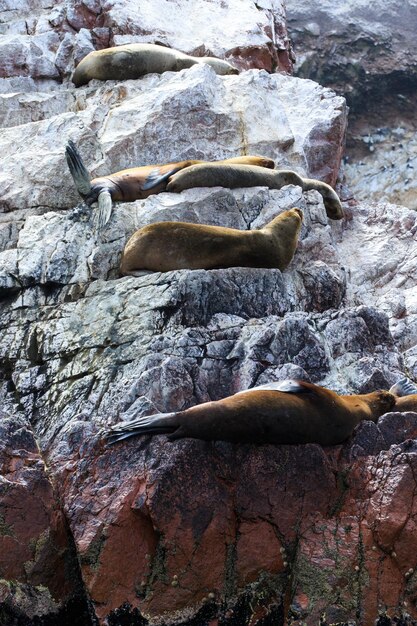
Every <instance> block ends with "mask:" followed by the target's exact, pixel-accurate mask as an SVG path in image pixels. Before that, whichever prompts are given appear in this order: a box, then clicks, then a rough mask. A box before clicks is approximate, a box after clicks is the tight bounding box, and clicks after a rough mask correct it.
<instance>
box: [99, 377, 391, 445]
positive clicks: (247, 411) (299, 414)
mask: <svg viewBox="0 0 417 626" xmlns="http://www.w3.org/2000/svg"><path fill="white" fill-rule="evenodd" d="M285 383H286V384H285V385H283V386H282V387H281V389H265V388H264V386H261V387H259V388H256V387H255V388H253V389H248V390H247V391H245V392H240V393H237V394H235V395H233V396H229V397H227V398H224V399H222V400H217V401H214V402H205V403H204V404H199V405H197V406H193V407H191V408H189V409H186V410H184V411H179V412H175V413H157V414H156V415H150V416H147V417H140V418H138V419H135V420H132V421H131V422H121V423H120V424H116V425H115V426H114V427H113V428H111V429H110V430H109V431H108V432H107V433H106V435H105V436H106V438H107V441H108V442H109V443H115V442H116V441H120V440H122V439H126V438H128V437H131V436H134V435H147V434H166V435H167V436H168V439H169V440H170V441H174V440H175V439H181V438H183V437H191V438H194V439H204V440H206V441H215V440H222V441H231V442H233V443H257V444H267V443H268V444H306V443H318V444H321V445H322V446H331V445H336V444H339V443H342V442H343V441H344V440H345V439H347V438H348V437H349V436H350V435H351V434H352V432H353V430H354V428H355V426H357V424H359V422H361V421H362V420H371V421H373V422H376V421H377V420H378V418H379V417H380V416H381V415H383V414H384V413H388V412H389V411H390V410H392V407H393V405H394V403H395V397H394V396H393V395H392V394H390V393H389V392H388V391H374V392H373V393H368V394H364V395H352V396H341V395H338V394H337V393H335V392H334V391H331V390H330V389H326V388H324V387H319V386H318V385H314V384H312V383H308V382H305V381H301V380H294V381H292V380H291V381H285ZM280 384H281V383H280ZM282 389H287V390H286V391H283V390H282Z"/></svg>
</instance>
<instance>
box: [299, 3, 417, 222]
mask: <svg viewBox="0 0 417 626" xmlns="http://www.w3.org/2000/svg"><path fill="white" fill-rule="evenodd" d="M287 13H288V24H289V26H288V28H289V30H290V34H291V38H292V40H293V44H294V51H295V56H296V59H297V62H296V64H295V67H294V72H295V74H296V75H297V76H302V77H305V78H310V79H313V80H317V81H318V82H320V83H321V84H323V85H326V86H328V87H331V88H333V89H335V90H336V92H337V93H339V94H340V95H344V96H346V98H347V100H348V104H349V107H350V122H349V129H348V135H347V150H346V164H345V167H344V174H345V177H346V181H347V183H348V185H349V187H350V189H351V191H352V193H353V195H354V197H355V198H356V199H358V200H361V201H364V202H367V201H369V200H373V201H380V200H385V201H388V202H393V203H396V204H401V205H405V206H408V207H409V208H410V209H414V210H415V209H416V208H417V207H416V200H415V199H416V195H417V190H416V183H415V180H414V179H415V177H414V176H413V175H412V174H413V171H414V168H415V167H416V162H415V156H414V155H415V147H414V142H415V123H414V121H415V104H414V103H415V97H416V91H417V51H416V47H415V45H413V43H412V41H413V40H414V30H415V24H416V22H417V4H416V2H414V1H412V2H402V3H401V2H380V1H378V0H377V1H376V2H373V3H372V5H370V6H367V5H366V4H364V3H363V2H361V1H356V0H354V1H353V2H349V3H347V2H343V1H342V0H336V1H332V2H328V1H325V2H321V3H320V6H319V7H318V6H317V3H315V2H311V0H302V1H301V2H298V1H297V2H296V1H295V0H287Z"/></svg>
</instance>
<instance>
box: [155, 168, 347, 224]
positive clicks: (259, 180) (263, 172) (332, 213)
mask: <svg viewBox="0 0 417 626" xmlns="http://www.w3.org/2000/svg"><path fill="white" fill-rule="evenodd" d="M285 185H298V186H299V187H301V189H302V190H303V191H309V190H310V189H315V190H316V191H318V192H319V193H320V194H321V196H322V198H323V202H324V206H325V209H326V213H327V216H328V217H329V218H330V219H332V220H340V219H342V217H343V209H342V205H341V203H340V199H339V196H338V195H337V193H336V192H335V191H334V189H332V188H331V187H330V185H327V184H326V183H322V182H321V181H320V180H316V179H314V178H303V177H302V176H300V175H299V174H297V173H296V172H293V171H292V170H269V169H266V168H264V167H259V165H245V164H243V165H236V164H229V163H223V164H220V163H204V164H199V165H193V166H191V167H187V169H186V170H183V171H180V172H177V173H175V174H174V175H173V176H171V178H170V179H169V182H168V185H167V186H166V191H173V192H175V193H179V192H181V191H184V189H190V188H191V187H217V186H219V187H228V188H229V189H235V188H237V187H269V188H270V189H281V188H282V187H284V186H285Z"/></svg>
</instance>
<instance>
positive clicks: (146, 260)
mask: <svg viewBox="0 0 417 626" xmlns="http://www.w3.org/2000/svg"><path fill="white" fill-rule="evenodd" d="M302 219H303V215H302V211H301V210H300V209H298V208H293V209H290V210H288V211H283V212H282V213H281V214H280V215H278V216H277V217H275V219H273V220H272V221H271V222H269V223H268V224H267V225H266V226H264V227H263V228H261V229H259V230H249V231H247V230H246V231H241V230H237V229H235V228H225V227H222V226H209V225H207V224H189V223H187V222H156V223H154V224H149V225H148V226H144V227H143V228H140V229H139V230H137V231H136V232H135V233H133V235H132V236H131V238H130V239H129V241H128V242H127V244H126V247H125V249H124V251H123V255H122V259H121V263H120V273H121V274H122V275H132V276H137V275H141V274H142V273H143V271H144V270H145V271H148V272H149V271H156V272H168V271H170V270H178V269H213V268H220V267H277V268H278V269H280V270H284V269H285V268H286V267H287V266H288V264H289V263H290V261H291V259H292V258H293V256H294V252H295V249H296V247H297V242H298V237H299V232H300V228H301V223H302Z"/></svg>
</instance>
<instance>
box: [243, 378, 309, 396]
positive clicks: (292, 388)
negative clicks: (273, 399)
mask: <svg viewBox="0 0 417 626" xmlns="http://www.w3.org/2000/svg"><path fill="white" fill-rule="evenodd" d="M263 390H265V391H281V393H311V389H310V388H309V387H305V386H304V385H303V381H302V380H295V379H292V378H290V379H288V380H280V381H277V382H272V383H267V384H266V385H258V386H257V387H251V389H244V390H243V391H238V393H249V392H250V391H263ZM235 395H237V394H235Z"/></svg>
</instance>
